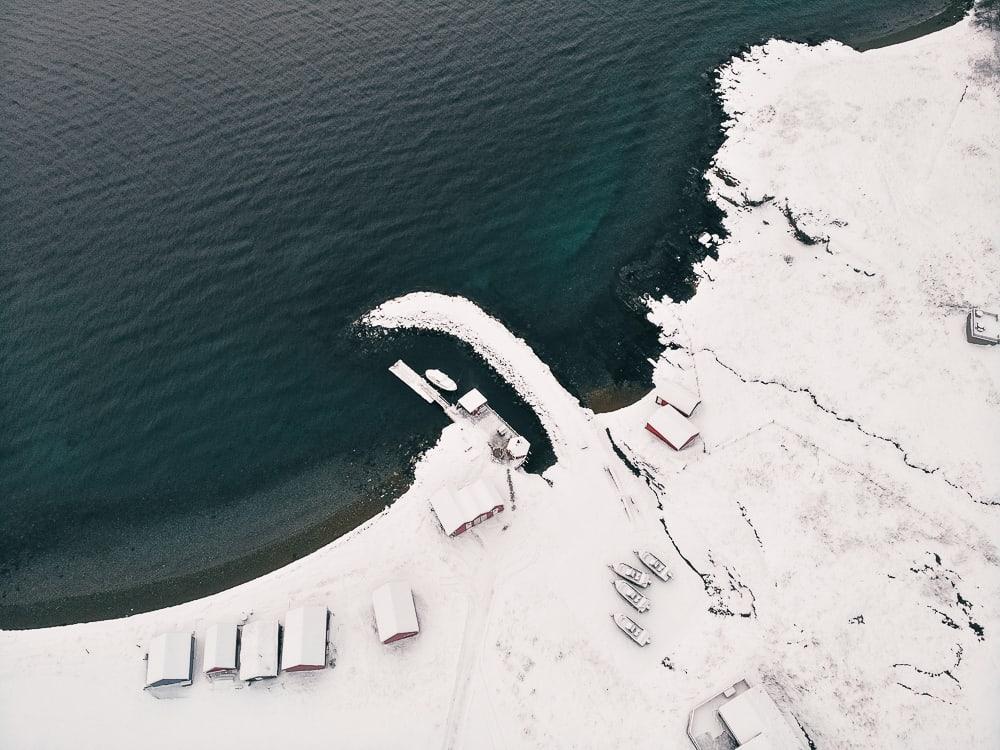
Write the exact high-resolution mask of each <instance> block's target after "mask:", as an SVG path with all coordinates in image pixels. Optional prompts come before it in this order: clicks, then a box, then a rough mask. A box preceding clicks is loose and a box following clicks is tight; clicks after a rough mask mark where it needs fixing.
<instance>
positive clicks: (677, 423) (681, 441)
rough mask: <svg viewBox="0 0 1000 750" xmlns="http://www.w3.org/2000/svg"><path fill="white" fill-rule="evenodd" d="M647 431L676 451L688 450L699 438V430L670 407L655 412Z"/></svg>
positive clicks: (647, 425) (649, 420) (647, 423)
mask: <svg viewBox="0 0 1000 750" xmlns="http://www.w3.org/2000/svg"><path fill="white" fill-rule="evenodd" d="M646 429H647V430H649V432H651V433H653V434H654V435H656V437H658V438H659V439H660V440H662V441H663V442H665V443H666V444H667V445H669V446H670V447H671V448H673V449H674V450H675V451H679V450H682V449H684V448H686V447H687V446H688V445H690V444H691V443H692V442H694V439H695V438H696V437H698V428H697V427H695V426H694V424H693V423H692V422H691V421H690V420H689V419H687V417H685V416H684V415H682V414H681V413H680V412H678V411H676V410H675V409H674V408H673V407H670V406H664V407H661V408H659V409H657V410H656V411H654V412H653V414H652V415H651V416H650V417H649V419H648V420H647V422H646Z"/></svg>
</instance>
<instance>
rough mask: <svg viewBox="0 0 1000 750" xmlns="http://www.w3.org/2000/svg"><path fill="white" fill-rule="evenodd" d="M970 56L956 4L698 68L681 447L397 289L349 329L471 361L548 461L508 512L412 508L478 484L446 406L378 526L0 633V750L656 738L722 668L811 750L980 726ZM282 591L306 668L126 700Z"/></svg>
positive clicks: (463, 311) (979, 366)
mask: <svg viewBox="0 0 1000 750" xmlns="http://www.w3.org/2000/svg"><path fill="white" fill-rule="evenodd" d="M994 41H995V40H993V39H992V38H991V37H990V35H989V34H988V33H987V32H986V31H984V30H982V29H979V28H977V27H976V26H975V25H974V23H973V21H972V20H971V19H967V20H965V21H963V22H962V23H960V24H958V25H957V26H955V27H952V28H949V29H946V30H944V31H941V32H937V33H935V34H933V35H931V36H928V37H923V38H921V39H917V40H914V41H911V42H907V43H905V44H902V45H899V46H897V47H888V48H884V49H879V50H874V51H871V52H867V53H864V54H861V53H857V52H855V51H852V50H850V49H848V48H846V47H844V46H842V45H838V44H836V43H827V44H824V45H822V46H820V47H805V46H802V45H793V44H789V43H785V42H770V43H768V44H767V45H764V46H763V47H757V48H754V49H753V50H751V51H750V52H749V53H748V54H747V55H745V56H743V57H741V58H738V59H736V60H734V61H733V62H732V63H730V64H729V65H728V66H726V67H725V68H724V69H723V70H722V71H720V76H719V94H720V96H721V98H722V102H723V106H724V107H725V110H726V113H727V116H728V117H729V120H728V121H727V124H726V128H727V139H726V142H725V143H724V145H723V147H722V148H721V150H720V152H719V154H718V155H717V157H716V160H715V164H714V167H713V170H712V171H710V173H709V175H708V178H709V182H710V185H711V198H712V199H713V200H715V201H716V202H717V203H718V204H719V205H720V206H721V207H722V208H723V209H724V210H725V211H726V219H725V224H726V228H727V231H728V233H729V238H728V239H727V240H725V241H724V243H723V244H722V245H721V247H720V248H719V260H718V261H715V260H709V261H706V262H705V263H703V264H702V266H701V268H700V273H701V275H702V277H703V280H702V282H701V284H700V287H699V291H698V293H697V294H696V295H695V297H694V298H693V299H692V300H690V301H689V302H687V303H684V304H672V303H669V302H657V303H653V304H652V305H651V307H652V311H651V319H652V320H653V321H654V322H655V323H656V324H657V325H659V326H660V327H661V328H662V330H663V336H664V341H665V342H670V343H672V344H673V345H674V346H673V347H671V348H668V349H667V350H666V351H665V353H664V355H663V357H662V358H661V360H660V362H659V363H658V364H657V367H656V371H655V374H654V379H673V380H677V381H679V382H682V383H684V384H685V385H687V386H688V387H690V388H693V389H697V390H698V391H699V393H700V395H701V397H702V400H703V404H702V406H701V407H699V409H698V411H697V412H695V415H694V421H695V423H696V424H697V425H698V427H699V428H700V430H701V433H702V437H703V440H702V442H700V443H698V444H696V445H695V446H694V447H692V448H689V449H688V450H686V451H684V452H682V453H680V454H673V453H672V452H670V450H669V449H668V448H667V447H666V446H665V445H663V444H662V443H659V442H658V441H656V439H655V438H653V437H652V436H651V435H650V434H649V433H648V432H646V431H645V430H643V425H644V422H645V417H646V416H647V415H648V414H649V413H650V412H651V410H652V409H655V408H657V407H655V406H654V405H653V403H652V396H647V397H646V398H644V399H643V400H641V401H640V402H639V403H637V404H634V405H633V406H630V407H627V408H626V409H622V410H620V411H617V412H613V413H610V414H604V415H594V414H592V413H591V412H589V411H588V410H586V409H583V408H582V407H581V406H580V404H579V403H578V402H577V401H576V399H575V398H573V397H572V396H571V395H570V394H569V393H567V392H566V391H565V389H563V388H562V386H561V385H560V384H559V383H558V381H557V380H556V378H555V377H554V375H553V374H552V372H551V371H550V370H549V368H548V367H547V366H546V365H545V364H544V362H542V361H541V360H540V359H539V358H538V357H537V355H535V353H534V352H533V351H532V350H531V348H530V346H529V344H528V343H526V342H524V341H523V340H521V339H518V338H516V337H515V336H514V335H513V334H511V333H510V332H509V331H508V330H507V329H506V328H505V327H504V326H503V324H502V322H501V321H498V320H496V319H494V318H492V317H490V316H489V315H487V314H486V313H484V312H483V311H482V310H480V309H479V308H478V307H477V306H476V305H474V304H473V303H471V302H469V301H468V300H464V299H461V298H456V297H448V296H445V295H439V294H428V293H418V294H412V295H407V296H405V297H402V298H399V299H395V300H391V301H389V302H387V303H385V304H383V305H381V306H380V307H378V308H377V309H376V310H374V311H372V312H371V313H370V314H369V315H368V316H366V319H365V323H367V324H368V325H371V326H378V327H381V328H386V329H395V328H424V329H433V330H436V331H441V332H445V333H448V334H451V335H454V336H456V337H458V338H460V339H462V340H463V341H466V342H467V343H469V344H470V345H472V346H473V347H474V348H475V349H476V351H477V352H478V353H479V354H480V355H482V356H483V357H484V359H486V361H487V362H488V363H490V364H491V365H492V366H493V367H494V368H495V369H496V370H497V372H498V373H499V374H500V375H501V376H502V377H504V378H505V379H506V380H507V381H508V382H510V383H511V384H512V385H513V386H514V387H515V388H516V389H517V390H518V392H519V393H520V395H521V396H522V397H523V398H524V399H525V401H526V402H527V403H529V404H530V405H531V406H532V408H534V409H535V410H536V412H537V413H538V415H539V417H540V419H541V421H542V424H543V426H544V427H545V429H546V431H547V433H548V434H549V436H550V438H551V440H552V442H553V447H554V449H555V453H556V457H557V463H556V465H555V466H553V467H552V468H551V469H550V470H548V471H547V472H546V474H545V477H544V478H541V477H537V476H533V475H530V474H525V473H523V472H515V473H514V474H513V475H512V476H511V482H512V487H513V492H514V500H515V503H514V505H515V508H516V509H515V508H509V509H508V510H507V511H506V512H504V513H503V514H501V515H500V517H498V518H496V519H493V520H491V521H490V522H488V523H486V524H484V525H482V526H480V527H477V529H476V530H474V531H472V532H469V533H468V534H466V535H465V536H463V537H461V538H457V539H449V538H446V537H444V535H443V534H442V533H441V531H440V529H439V528H437V525H436V522H435V521H434V518H433V516H432V515H431V512H430V509H429V507H428V498H429V496H430V494H431V493H432V492H433V491H434V490H435V489H436V488H438V487H440V486H445V485H448V486H460V485H461V484H464V483H466V482H468V481H470V480H472V479H474V478H475V477H478V476H482V475H484V474H486V475H489V474H493V473H497V472H499V471H500V469H499V468H498V467H497V465H496V464H494V463H492V462H491V461H490V459H489V456H488V455H487V452H486V450H485V447H484V445H483V444H482V440H481V438H480V437H479V436H478V435H477V434H476V433H475V431H474V430H468V429H465V428H463V427H461V426H459V425H453V426H451V427H449V428H447V429H446V430H445V432H444V434H443V435H442V438H441V440H440V442H439V443H438V445H436V446H435V447H434V448H433V449H432V450H431V451H429V452H428V454H427V455H426V456H425V457H424V459H423V460H422V461H421V462H420V463H419V465H418V466H417V469H416V479H415V483H414V485H413V486H412V487H411V489H410V490H409V491H408V492H406V493H405V494H404V495H403V497H401V498H400V499H399V500H398V501H397V502H396V503H395V504H394V505H393V506H392V507H391V508H390V509H388V510H387V511H386V512H384V513H382V514H380V515H379V516H377V517H376V518H375V519H372V520H371V521H369V522H368V523H367V524H365V525H364V526H362V527H360V528H359V529H357V530H356V531H354V532H352V533H350V534H348V535H346V536H345V537H342V538H340V539H338V540H337V541H335V542H333V543H332V544H330V545H328V546H326V547H324V548H323V549H321V550H319V551H317V552H316V553H314V554H312V555H310V556H308V557H307V558H304V559H303V560H300V561H298V562H296V563H294V564H292V565H289V566H287V567H285V568H282V569H280V570H277V571H274V572H273V573H270V574H268V575H266V576H263V577H261V578H259V579H256V580H254V581H250V582H248V583H246V584H243V585H241V586H238V587H236V588H234V589H230V590H228V591H224V592H221V593H219V594H216V595H214V596H211V597H207V598H205V599H201V600H198V601H195V602H189V603H186V604H182V605H178V606H176V607H171V608H169V609H164V610H159V611H157V612H150V613H146V614H141V615H136V616H134V617H130V618H124V619H119V620H111V621H106V622H98V623H88V624H81V625H73V626H67V627H64V628H50V629H43V630H36V631H15V632H0V745H3V746H4V747H16V748H61V747H76V748H90V747H93V748H116V747H131V746H133V745H135V744H138V743H141V744H142V745H144V746H147V747H167V746H172V745H175V744H177V743H178V742H184V743H186V744H189V745H193V746H195V747H202V746H209V745H212V746H219V747H248V746H249V747H259V746H265V745H267V744H269V743H272V742H273V743H277V742H287V741H289V739H290V737H294V742H295V744H296V745H298V746H300V747H306V748H308V747H325V746H329V745H330V744H335V745H337V746H341V747H352V748H353V747H371V748H385V747H441V746H444V747H469V748H478V747H490V746H492V747H545V748H551V747H615V746H626V745H628V746H631V747H640V748H644V747H650V748H653V747H656V748H660V747H676V748H684V747H689V746H690V743H689V742H688V739H687V737H686V736H685V723H686V720H687V714H688V711H689V710H690V709H692V708H693V707H694V706H695V705H696V704H697V703H699V702H700V701H701V700H702V699H703V698H705V697H707V696H709V695H712V694H713V693H714V692H715V691H717V690H718V689H720V688H721V687H723V686H725V685H726V684H728V683H729V682H731V681H732V680H733V678H735V677H739V676H741V675H747V676H748V677H750V678H751V679H752V680H754V681H757V682H760V683H762V684H763V685H764V686H765V687H766V688H767V690H768V691H769V692H770V694H771V695H772V697H773V698H774V699H775V700H776V701H777V702H778V704H779V706H780V707H781V708H782V710H783V711H785V712H786V714H787V717H788V721H789V727H790V729H789V732H790V734H789V737H791V735H792V734H794V733H795V730H794V727H795V726H796V724H797V725H799V726H801V727H803V728H804V730H805V731H806V732H807V733H808V735H809V737H810V738H811V739H812V741H813V742H815V744H816V746H817V747H820V748H830V747H836V748H847V747H858V748H861V747H864V748H868V747H885V748H889V747H907V748H939V747H952V746H962V745H965V746H972V747H987V746H991V745H994V744H997V743H998V742H1000V717H998V716H997V714H996V712H995V711H994V710H993V706H994V705H995V701H996V696H997V695H998V694H1000V651H998V649H997V647H996V645H995V644H996V642H997V641H996V630H997V627H998V626H1000V605H998V604H997V602H998V601H1000V596H998V594H1000V554H998V552H997V549H996V545H995V543H994V541H993V540H995V539H997V538H1000V536H998V534H1000V508H997V507H996V506H995V505H994V503H997V502H1000V462H997V461H995V455H996V454H997V452H998V448H1000V351H998V350H997V349H991V348H977V347H972V346H970V345H968V344H966V343H965V341H964V338H963V336H962V331H961V317H962V310H963V308H964V306H966V305H969V304H972V303H979V304H983V305H984V306H990V305H992V306H994V307H996V306H1000V219H998V217H1000V195H998V193H997V191H996V186H997V185H1000V138H998V136H997V134H996V128H995V124H996V123H997V122H1000V102H998V92H1000V81H998V80H997V79H996V78H995V77H992V74H991V72H990V69H989V66H987V65H984V64H982V60H983V59H984V58H985V59H987V60H988V59H989V57H988V56H989V55H990V54H992V50H993V46H992V45H993V44H994ZM935 217H937V218H935ZM616 451H617V452H620V453H621V454H622V455H624V456H626V458H627V462H626V461H623V460H621V459H620V458H619V457H618V453H617V452H616ZM630 467H632V468H633V469H636V470H638V472H639V476H638V477H637V476H635V475H634V474H633V473H632V471H631V470H630ZM503 481H504V482H506V478H503ZM636 547H649V548H653V549H655V550H657V551H658V552H659V553H660V554H661V555H662V556H663V557H664V558H665V559H667V561H668V563H669V564H670V565H671V567H673V569H674V571H675V576H674V579H673V580H672V581H671V582H670V583H668V584H660V583H658V584H654V586H653V587H652V588H651V589H650V590H649V595H650V598H651V599H652V600H653V608H652V610H651V611H650V612H649V613H648V614H645V615H640V616H638V617H639V619H640V620H641V622H642V624H643V626H644V627H646V628H647V629H648V630H649V631H650V632H651V634H652V636H653V643H652V644H651V645H650V646H647V647H646V648H644V649H639V648H636V647H635V646H634V645H633V644H631V643H630V642H628V641H627V640H626V639H625V638H624V637H623V636H622V634H621V633H619V632H618V631H616V630H615V629H614V626H613V625H612V624H611V623H610V620H609V618H608V616H607V615H608V612H609V611H616V610H621V609H622V608H623V605H622V603H621V601H620V600H619V599H617V597H616V595H615V594H614V592H613V590H612V589H611V587H610V585H609V583H608V581H609V574H608V571H607V570H606V568H605V565H606V564H607V563H611V562H614V561H616V560H619V559H623V560H624V559H628V558H629V557H630V554H631V550H632V549H634V548H636ZM399 577H402V578H406V579H408V580H409V581H410V583H411V584H412V585H413V589H414V593H415V597H416V602H417V608H418V611H419V615H420V620H421V623H420V624H421V634H420V635H419V636H418V637H417V638H415V639H413V640H411V641H405V642H402V643H401V644H399V645H397V646H393V647H385V646H382V645H381V644H380V643H378V640H377V638H376V636H375V633H374V624H373V617H372V613H371V601H370V594H371V591H372V590H373V589H374V588H375V587H376V586H378V585H379V584H381V583H383V582H385V581H386V580H390V579H393V578H399ZM300 604H326V605H327V606H329V607H330V609H331V611H332V613H333V620H332V623H333V624H332V630H331V638H332V642H333V644H334V646H335V648H336V654H337V656H336V667H335V668H333V669H327V670H324V671H323V672H320V673H313V674H298V675H282V676H281V677H279V678H278V679H277V680H274V681H271V682H269V683H260V684H256V685H253V686H251V687H247V688H243V689H240V690H234V689H232V688H231V687H229V686H219V685H209V684H207V683H206V682H205V681H204V679H196V681H195V684H194V685H193V686H191V687H190V688H187V689H185V691H184V692H183V694H182V696H183V697H181V698H179V699H177V700H161V701H157V700H153V699H152V698H150V697H149V696H148V695H146V694H144V693H143V692H142V691H141V689H140V688H141V684H142V675H143V667H144V665H143V661H142V654H143V647H144V644H145V642H147V641H148V639H149V638H150V637H152V636H153V635H154V634H156V633H158V632H162V631H164V630H173V629H178V630H184V631H188V630H190V631H194V632H195V633H196V634H197V635H201V634H202V633H204V630H205V628H206V627H207V625H208V624H210V623H211V622H213V621H215V620H225V619H236V620H239V619H242V618H245V617H251V618H256V617H281V616H282V615H283V613H284V611H285V610H286V609H288V608H289V607H290V606H296V605H300ZM198 664H200V660H199V659H196V666H197V665H198ZM53 716H55V717H58V718H57V719H56V720H54V719H53V718H52V717H53ZM788 741H789V742H791V743H794V742H795V740H793V739H789V740H788Z"/></svg>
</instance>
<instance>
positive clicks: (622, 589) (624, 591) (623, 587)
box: [612, 578, 650, 613]
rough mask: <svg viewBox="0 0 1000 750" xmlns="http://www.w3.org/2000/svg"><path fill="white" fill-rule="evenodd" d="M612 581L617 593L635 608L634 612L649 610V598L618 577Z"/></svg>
mask: <svg viewBox="0 0 1000 750" xmlns="http://www.w3.org/2000/svg"><path fill="white" fill-rule="evenodd" d="M612 583H613V585H614V587H615V591H617V592H618V595H619V596H620V597H621V598H622V599H624V600H625V601H627V602H628V603H629V604H631V605H632V606H633V607H634V608H635V611H636V612H639V613H642V612H648V611H649V604H650V602H649V599H647V598H646V597H645V596H643V595H642V594H640V593H639V592H638V591H636V590H635V589H634V588H632V587H631V586H629V585H628V584H627V583H625V581H623V580H621V579H620V578H616V579H615V580H614V581H612Z"/></svg>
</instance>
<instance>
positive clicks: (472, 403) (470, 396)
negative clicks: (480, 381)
mask: <svg viewBox="0 0 1000 750" xmlns="http://www.w3.org/2000/svg"><path fill="white" fill-rule="evenodd" d="M458 405H459V406H461V407H462V408H463V409H465V411H467V412H468V413H469V414H475V413H476V412H477V411H479V409H482V408H483V407H484V406H486V396H484V395H483V394H482V393H480V392H479V389H478V388H473V389H472V390H471V391H469V392H468V393H466V394H465V395H464V396H462V398H460V399H459V400H458Z"/></svg>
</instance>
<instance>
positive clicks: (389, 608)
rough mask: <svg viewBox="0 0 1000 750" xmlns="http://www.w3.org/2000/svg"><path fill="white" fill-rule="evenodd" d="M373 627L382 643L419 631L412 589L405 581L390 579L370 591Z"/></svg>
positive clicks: (391, 641) (406, 636)
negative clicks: (373, 612)
mask: <svg viewBox="0 0 1000 750" xmlns="http://www.w3.org/2000/svg"><path fill="white" fill-rule="evenodd" d="M372 607H373V608H374V610H375V627H376V628H377V629H378V637H379V640H380V641H382V643H393V642H394V641H398V640H402V639H403V638H409V637H410V636H414V635H416V634H417V633H419V632H420V625H419V624H418V623H417V610H416V608H415V607H414V606H413V591H412V590H411V589H410V584H408V583H406V581H390V582H389V583H387V584H385V585H383V586H379V587H378V588H377V589H375V591H374V592H372Z"/></svg>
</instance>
